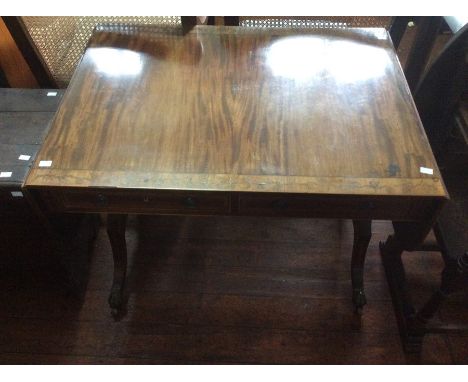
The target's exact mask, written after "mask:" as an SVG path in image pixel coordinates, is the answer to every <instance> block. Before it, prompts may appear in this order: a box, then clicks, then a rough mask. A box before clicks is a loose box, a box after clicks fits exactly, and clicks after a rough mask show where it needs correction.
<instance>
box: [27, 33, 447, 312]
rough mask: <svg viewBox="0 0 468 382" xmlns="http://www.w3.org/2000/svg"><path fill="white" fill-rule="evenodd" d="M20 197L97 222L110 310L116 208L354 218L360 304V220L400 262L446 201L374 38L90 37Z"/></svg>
mask: <svg viewBox="0 0 468 382" xmlns="http://www.w3.org/2000/svg"><path fill="white" fill-rule="evenodd" d="M25 191H27V192H29V195H30V196H31V197H32V198H34V199H35V200H36V201H37V202H38V204H39V205H40V206H42V208H43V209H44V210H45V211H47V213H49V214H54V213H62V212H78V213H105V214H107V216H108V219H107V225H108V226H107V230H108V234H109V238H110V242H111V246H112V250H113V256H114V279H113V286H112V290H111V295H110V297H109V303H110V306H111V307H112V308H113V310H114V312H115V311H116V310H118V309H119V308H121V306H122V291H123V286H124V281H125V273H126V243H125V221H126V215H127V214H183V215H251V216H290V217H314V218H343V219H353V222H354V229H355V235H354V246H353V253H352V260H351V263H352V265H351V278H352V284H353V302H354V304H355V306H356V307H357V308H358V309H359V308H362V306H363V305H364V304H365V295H364V291H363V264H364V257H365V253H366V250H367V245H368V243H369V240H370V237H371V221H372V219H385V220H392V221H394V222H396V224H395V227H396V230H395V236H394V237H393V238H392V240H391V242H390V243H389V247H388V248H389V250H390V251H393V252H394V253H395V256H399V255H400V254H401V252H402V251H403V250H404V249H409V248H411V247H412V246H415V245H417V244H419V243H420V242H421V241H422V240H423V239H424V237H425V236H426V234H427V233H428V232H429V230H430V228H431V226H432V224H433V222H434V220H435V218H436V216H437V213H438V211H439V209H440V208H441V206H442V204H443V202H444V201H445V200H446V199H447V197H448V196H447V193H446V190H445V187H444V184H443V182H442V180H441V176H440V173H439V170H438V168H437V164H436V162H435V160H434V157H433V155H432V152H431V149H430V146H429V144H428V141H427V138H426V135H425V133H424V129H423V126H422V125H421V122H420V120H419V117H418V114H417V111H416V109H415V106H414V104H413V100H412V97H411V94H410V92H409V90H408V86H407V83H406V81H405V78H404V75H403V72H402V70H401V67H400V64H399V61H398V59H397V56H396V54H395V51H394V49H393V45H392V42H391V40H390V38H389V36H388V34H387V32H386V30H384V29H379V28H377V29H315V30H314V29H256V28H241V27H214V26H196V27H195V28H194V29H192V30H191V31H189V32H188V33H183V31H182V29H179V28H177V27H168V28H161V27H148V26H146V27H145V26H122V25H114V26H102V27H99V28H97V29H96V31H95V32H94V34H93V36H92V38H91V40H90V42H89V45H88V48H87V50H86V52H85V54H84V56H83V59H82V61H81V63H80V64H79V66H78V68H77V70H76V72H75V74H74V76H73V79H72V81H71V83H70V86H69V88H68V89H67V91H66V93H65V95H64V98H63V101H62V103H61V105H60V107H59V110H58V112H57V114H56V116H55V119H54V121H53V125H52V127H51V129H50V131H49V134H48V136H47V138H46V141H45V143H44V145H43V147H42V149H41V150H40V152H39V154H38V158H37V159H36V162H35V164H34V166H33V168H32V170H31V172H30V174H29V176H28V178H27V181H26V183H25Z"/></svg>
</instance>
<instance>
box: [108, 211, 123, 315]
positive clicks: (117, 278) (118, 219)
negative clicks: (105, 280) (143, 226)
mask: <svg viewBox="0 0 468 382" xmlns="http://www.w3.org/2000/svg"><path fill="white" fill-rule="evenodd" d="M126 221H127V215H114V214H108V215H107V234H108V236H109V241H110V244H111V247H112V256H113V258H114V277H113V281H112V288H111V292H110V295H109V305H110V307H111V309H112V315H114V316H116V315H118V314H119V313H120V311H121V309H122V306H123V289H124V284H125V276H126V273H127V244H126V242H125V226H126Z"/></svg>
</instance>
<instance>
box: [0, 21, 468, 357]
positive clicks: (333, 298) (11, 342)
mask: <svg viewBox="0 0 468 382" xmlns="http://www.w3.org/2000/svg"><path fill="white" fill-rule="evenodd" d="M413 35H414V31H411V30H410V31H409V33H408V36H406V37H405V39H404V41H403V42H402V44H401V46H400V50H399V56H400V59H401V61H402V62H403V63H404V61H405V59H406V55H407V51H408V47H409V46H410V40H411V38H412V36H413ZM445 40H446V38H445ZM33 226H34V224H31V225H30V226H29V227H28V226H25V227H24V230H23V231H19V230H17V229H16V230H15V231H14V232H12V235H15V237H11V243H15V242H18V241H20V242H22V243H23V244H27V245H26V246H25V249H24V253H22V254H21V255H20V256H18V255H17V253H16V254H14V255H13V252H9V251H8V250H6V251H3V252H2V253H0V307H1V308H0V363H3V364H5V363H14V364H18V363H20V364H21V363H47V364H56V363H71V364H83V363H85V364H86V363H93V364H95V363H98V364H116V363H117V364H118V363H126V364H134V363H135V364H139V363H144V364H153V363H236V364H237V363H312V364H316V363H325V364H335V363H338V364H342V363H346V364H354V363H361V364H362V363H366V364H368V363H370V364H376V363H378V364H404V363H418V362H420V363H431V364H432V363H435V364H451V363H458V364H466V363H468V334H464V335H442V334H437V335H435V334H434V335H428V336H426V338H425V341H424V346H423V353H422V355H421V358H420V359H416V358H414V357H407V356H405V354H404V352H403V350H402V346H401V343H400V339H399V335H398V329H397V324H396V320H395V316H394V313H393V307H392V303H391V300H390V295H389V291H388V287H387V283H386V280H385V275H384V270H383V267H382V263H381V259H380V254H379V251H378V243H379V241H381V240H385V239H386V237H387V236H388V234H389V233H391V232H392V228H391V225H390V224H389V223H387V222H376V223H374V225H373V233H374V235H373V238H372V240H371V243H370V246H369V251H368V257H367V263H366V273H365V277H366V290H367V296H368V305H367V306H366V307H365V309H364V313H363V316H362V319H361V320H359V318H358V317H357V316H355V315H354V314H353V308H352V304H351V285H350V284H351V281H350V274H349V263H350V259H351V256H350V255H351V245H352V224H351V222H350V221H338V220H305V219H254V218H232V217H231V218H219V217H192V218H184V217H152V218H148V217H143V218H138V219H137V218H133V219H131V220H130V222H129V229H128V231H127V239H128V244H129V260H130V261H129V268H130V272H129V275H128V285H127V292H128V296H127V297H128V312H127V314H126V316H125V317H123V318H122V319H121V320H120V321H114V319H113V318H112V317H111V315H110V310H109V308H108V305H107V295H108V292H109V288H110V285H111V270H112V260H111V252H110V246H109V243H108V240H107V237H106V235H105V231H104V230H103V229H101V230H100V232H99V235H98V237H97V240H96V241H95V245H94V249H93V253H92V257H91V259H90V262H89V271H88V276H89V280H88V285H87V288H86V289H85V293H84V295H83V296H82V299H81V300H80V299H78V298H76V297H74V296H71V295H70V294H69V293H68V292H67V289H66V288H65V287H64V281H63V273H62V271H61V269H60V267H58V266H56V265H55V264H56V263H57V259H55V258H54V257H53V256H51V254H50V252H49V251H47V249H46V248H47V245H37V244H34V243H36V241H35V240H31V238H33V237H34V229H33ZM39 235H40V233H39ZM36 236H37V235H36ZM25 238H29V239H30V240H26V239H25ZM11 245H13V246H14V245H15V244H11ZM31 253H32V254H33V255H31ZM404 261H405V265H406V267H407V268H406V269H407V276H408V278H409V279H410V281H411V284H410V285H411V286H412V290H413V291H414V300H415V301H416V305H417V306H419V305H421V304H422V303H423V302H424V300H425V299H426V298H428V297H429V295H430V294H431V292H432V290H434V288H436V287H437V285H438V282H439V274H440V271H441V269H442V261H441V258H440V254H438V253H423V252H419V253H418V252H415V253H406V254H405V256H404ZM85 263H86V262H85ZM467 301H468V295H467V294H464V295H459V296H454V298H453V299H452V300H451V301H450V303H447V304H446V305H445V306H444V307H443V309H442V310H441V312H440V314H439V317H437V318H438V319H439V320H441V321H443V322H452V323H454V322H459V323H465V324H468V304H467Z"/></svg>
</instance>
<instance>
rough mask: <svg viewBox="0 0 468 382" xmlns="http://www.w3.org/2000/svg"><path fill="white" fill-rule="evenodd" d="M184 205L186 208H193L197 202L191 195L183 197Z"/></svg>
mask: <svg viewBox="0 0 468 382" xmlns="http://www.w3.org/2000/svg"><path fill="white" fill-rule="evenodd" d="M184 206H185V207H187V208H195V207H196V206H197V203H196V202H195V200H194V199H193V198H192V197H191V196H187V197H186V198H185V199H184Z"/></svg>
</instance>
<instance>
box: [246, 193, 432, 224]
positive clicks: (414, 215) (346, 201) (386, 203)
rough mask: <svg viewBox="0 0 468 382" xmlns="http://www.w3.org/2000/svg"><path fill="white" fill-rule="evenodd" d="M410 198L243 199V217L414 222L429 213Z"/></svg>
mask: <svg viewBox="0 0 468 382" xmlns="http://www.w3.org/2000/svg"><path fill="white" fill-rule="evenodd" d="M414 202H415V201H414V200H411V198H402V199H396V198H391V199H387V198H380V199H379V198H373V199H368V198H366V197H356V196H332V195H330V196H321V195H311V196H303V195H274V194H267V195H241V196H240V197H239V214H240V215H258V216H261V215H264V216H292V217H293V216H295V217H316V218H350V219H353V218H354V219H369V218H372V219H390V220H413V219H420V218H421V217H424V216H425V215H426V213H427V210H426V209H424V208H423V209H415V208H412V207H413V205H414Z"/></svg>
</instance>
